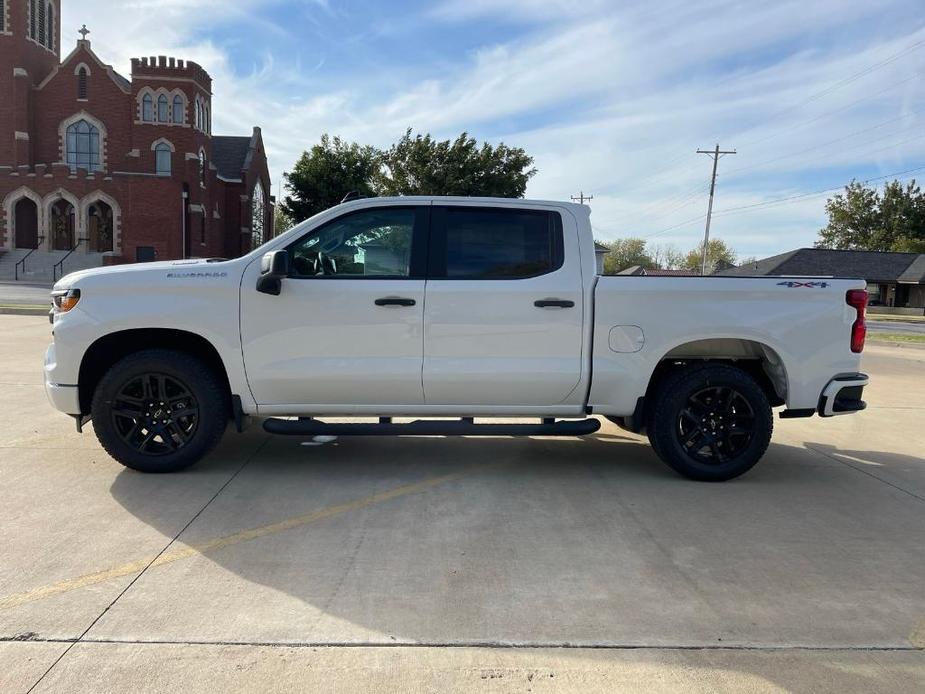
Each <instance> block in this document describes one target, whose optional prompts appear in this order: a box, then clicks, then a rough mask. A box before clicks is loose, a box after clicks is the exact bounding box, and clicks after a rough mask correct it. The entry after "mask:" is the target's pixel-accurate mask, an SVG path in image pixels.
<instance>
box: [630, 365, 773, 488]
mask: <svg viewBox="0 0 925 694" xmlns="http://www.w3.org/2000/svg"><path fill="white" fill-rule="evenodd" d="M646 398H647V400H648V401H649V402H647V403H646V405H647V406H646V434H647V435H648V437H649V441H650V442H651V443H652V448H653V450H654V451H655V453H656V455H658V457H659V458H661V459H662V460H663V461H664V462H665V463H667V464H668V465H669V466H670V467H671V468H673V469H674V470H675V471H677V472H679V473H681V474H682V475H684V476H685V477H688V478H690V479H693V480H700V481H704V482H722V481H725V480H729V479H732V478H733V477H738V476H739V475H741V474H743V473H745V472H747V471H748V470H750V469H751V468H752V467H753V466H754V465H755V463H757V462H758V461H759V460H760V459H761V457H762V456H763V455H764V453H765V451H766V450H767V448H768V445H769V444H770V442H771V433H772V431H773V428H774V422H773V419H772V416H771V404H770V402H769V400H768V396H767V394H766V393H765V392H764V389H763V388H762V387H761V386H760V385H759V384H758V382H757V381H755V379H754V378H752V376H751V375H749V373H747V372H746V371H744V370H743V369H741V368H738V367H737V366H734V365H730V364H725V363H716V362H703V363H699V364H689V365H685V366H680V367H678V368H677V369H676V370H674V371H673V372H672V373H670V374H669V375H667V376H666V377H665V378H664V380H662V381H661V382H660V383H659V384H657V386H656V387H655V388H654V389H653V392H652V393H651V394H647V396H646Z"/></svg>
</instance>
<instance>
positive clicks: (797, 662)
mask: <svg viewBox="0 0 925 694" xmlns="http://www.w3.org/2000/svg"><path fill="white" fill-rule="evenodd" d="M48 338H49V325H48V323H47V321H46V320H45V319H43V318H41V317H17V316H0V363H2V364H3V366H4V369H3V373H2V375H0V480H2V484H0V553H2V557H0V691H2V692H4V693H7V692H25V691H27V690H29V689H30V688H31V687H33V686H35V688H34V691H36V692H75V691H80V692H125V691H132V692H148V691H171V690H173V691H183V692H215V691H224V692H233V691H242V692H244V691H246V692H257V691H341V692H350V691H367V692H370V691H371V692H396V691H402V692H455V691H478V692H511V691H518V692H519V691H523V692H528V691H530V692H552V691H557V692H558V691H573V692H583V693H584V692H614V691H630V692H633V691H640V692H642V691H645V692H668V691H684V692H708V691H709V692H715V691H730V692H731V691H735V692H741V691H749V692H770V691H785V690H798V691H810V690H812V691H817V692H826V691H830V692H839V693H843V692H877V691H884V692H911V691H923V690H925V650H922V649H923V648H925V582H923V576H925V542H923V528H925V460H923V458H922V455H923V451H925V432H923V428H922V421H923V415H925V353H922V352H920V351H917V350H898V349H892V348H888V347H880V346H869V347H868V350H867V352H866V354H865V357H864V364H863V368H864V369H865V370H866V371H868V372H869V373H870V374H871V377H872V384H871V386H870V387H869V389H868V391H867V399H868V401H869V404H870V407H869V408H868V409H867V411H865V412H863V413H861V414H858V415H854V416H851V417H841V418H835V419H832V420H820V419H818V418H812V419H804V420H778V421H777V422H776V423H775V426H776V432H775V437H774V442H773V443H772V445H771V448H770V450H769V452H768V454H767V456H766V458H765V459H764V460H763V461H762V462H761V463H759V465H758V466H757V467H756V468H755V469H754V470H753V471H751V472H750V473H749V474H748V475H746V476H745V477H743V478H740V479H739V480H736V481H733V482H730V483H725V484H712V485H711V484H698V483H694V482H690V481H687V480H684V479H682V478H679V477H678V476H676V475H675V474H674V473H672V472H671V471H670V470H669V469H668V468H666V467H665V466H664V465H662V464H661V463H660V462H659V461H658V460H657V459H656V457H655V456H654V454H653V453H652V451H651V450H650V448H649V447H648V445H647V444H646V443H645V442H644V440H643V439H641V438H639V437H637V436H633V435H630V434H627V433H625V432H622V431H621V430H619V429H616V428H614V427H612V426H611V425H609V424H607V425H605V427H604V428H603V429H602V430H601V431H600V432H599V433H598V434H596V435H594V436H591V437H587V438H584V439H562V440H553V439H548V438H542V437H537V438H529V439H509V438H478V439H473V438H468V439H450V438H441V437H433V438H422V439H411V438H396V439H382V440H377V439H373V438H354V439H348V438H342V439H339V440H337V441H334V442H332V443H329V444H326V445H319V446H302V445H300V443H301V442H300V441H299V440H298V439H288V438H270V437H268V436H267V435H265V434H264V433H263V432H262V431H261V430H260V429H253V430H251V431H249V432H248V433H246V434H245V435H243V436H241V435H237V434H233V433H229V434H228V435H227V436H226V438H225V439H224V441H223V442H222V444H221V446H220V447H219V448H218V449H217V450H216V451H215V452H214V453H213V454H212V455H211V456H210V457H209V458H208V459H207V460H205V461H203V463H201V464H200V465H198V466H197V467H195V468H193V469H191V470H190V471H188V472H186V473H183V474H178V475H169V476H156V475H141V474H138V473H133V472H131V471H127V470H125V469H123V468H122V467H121V466H119V465H118V464H117V463H115V462H114V461H112V460H111V459H109V458H108V457H107V456H106V455H105V454H104V453H103V452H102V451H101V449H100V447H99V446H98V444H97V443H96V440H95V438H94V437H93V435H92V432H89V433H85V434H84V435H82V436H81V435H79V434H77V433H76V432H75V430H74V425H73V422H72V421H71V420H70V419H69V418H67V417H65V416H63V415H60V414H58V413H56V412H54V411H53V410H51V408H50V406H49V405H48V404H47V403H46V401H45V397H44V394H43V389H42V383H41V370H40V366H41V356H42V351H43V349H44V345H45V343H46V342H47V340H48Z"/></svg>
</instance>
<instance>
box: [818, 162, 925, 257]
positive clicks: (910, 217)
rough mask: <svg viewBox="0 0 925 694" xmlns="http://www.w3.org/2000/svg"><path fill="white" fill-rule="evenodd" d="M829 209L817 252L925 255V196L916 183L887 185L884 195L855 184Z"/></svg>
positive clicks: (833, 200)
mask: <svg viewBox="0 0 925 694" xmlns="http://www.w3.org/2000/svg"><path fill="white" fill-rule="evenodd" d="M825 209H826V212H827V213H828V215H829V223H828V224H827V225H826V226H825V228H823V229H821V230H820V231H819V240H818V241H817V242H816V247H817V248H836V249H847V250H865V251H906V252H914V253H925V194H923V193H922V191H921V189H920V188H919V186H918V185H916V183H915V181H914V180H913V181H910V182H908V183H906V185H905V186H904V185H903V184H902V183H900V182H899V181H898V180H897V181H892V182H891V183H887V184H886V186H884V189H883V193H882V194H881V193H880V192H879V191H878V190H877V189H876V188H874V187H868V186H866V185H864V184H863V183H858V182H857V181H851V183H849V184H848V185H847V186H845V192H844V193H839V194H837V195H835V196H834V197H832V198H830V199H829V200H828V202H826V205H825Z"/></svg>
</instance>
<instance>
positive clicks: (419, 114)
mask: <svg viewBox="0 0 925 694" xmlns="http://www.w3.org/2000/svg"><path fill="white" fill-rule="evenodd" d="M62 5H63V6H62V12H63V16H62V20H63V23H62V27H63V39H62V43H63V48H64V52H65V53H66V52H68V50H69V46H72V45H73V42H75V41H76V40H77V38H78V35H77V29H78V28H79V27H80V26H81V25H82V24H84V23H86V24H87V26H88V28H89V29H90V30H91V34H90V36H89V38H90V40H91V41H92V45H93V49H94V50H95V51H96V52H97V54H98V55H99V56H100V58H101V59H103V60H104V61H105V62H107V63H110V64H112V65H113V66H114V67H115V68H116V69H117V70H118V71H119V72H121V73H122V74H124V75H126V76H128V75H129V73H130V68H129V66H130V60H131V58H132V57H140V56H147V55H172V56H175V57H178V58H185V59H190V60H195V61H196V62H199V63H200V64H201V65H202V66H203V67H205V68H206V70H208V72H209V73H210V74H211V75H212V77H213V80H214V84H213V90H214V101H213V124H214V125H213V130H214V132H215V133H216V134H229V135H231V134H237V135H246V134H249V133H250V131H251V128H252V127H253V126H254V125H259V126H260V127H261V128H262V131H263V137H264V142H265V144H266V147H267V152H268V155H269V159H270V172H271V177H272V179H273V193H274V194H275V195H279V194H280V183H281V178H282V176H281V175H282V172H284V171H286V170H288V169H289V168H290V167H291V166H292V165H293V164H294V162H295V161H296V159H297V158H298V157H299V155H300V154H301V152H302V151H303V150H305V149H307V148H309V147H311V146H312V145H313V144H315V143H317V142H318V140H319V138H320V136H321V134H322V133H325V132H327V133H330V134H331V135H340V136H341V137H343V138H345V139H348V140H352V141H358V142H360V143H362V144H372V145H376V146H379V147H387V146H388V145H390V144H391V143H392V142H394V141H395V140H397V139H398V138H399V137H400V136H401V135H402V133H403V132H404V131H405V129H406V128H408V127H411V128H413V129H414V130H415V131H417V132H430V133H431V134H433V135H434V136H435V137H438V138H442V139H446V138H453V137H455V136H456V135H458V134H459V133H460V132H462V131H467V132H468V133H470V134H471V135H472V136H474V137H476V138H478V139H479V140H487V141H489V142H491V143H499V142H504V143H505V144H507V145H509V146H514V147H523V148H524V149H526V150H527V152H528V153H529V154H530V155H531V156H533V157H534V159H535V166H536V168H537V170H538V173H537V175H536V176H535V177H534V178H533V179H532V180H531V182H530V184H529V186H528V189H527V197H530V198H540V199H552V200H568V199H569V198H570V196H572V195H578V194H579V192H580V191H584V193H585V194H586V195H587V194H590V195H593V200H592V201H591V202H590V205H591V209H592V214H591V220H592V224H593V226H594V229H595V236H596V237H597V238H599V239H602V240H612V239H615V238H621V237H630V236H633V237H642V238H646V239H647V240H649V242H650V243H652V244H664V245H673V246H675V247H677V248H678V249H681V250H687V249H689V248H692V247H694V246H695V245H696V244H697V243H698V242H699V241H700V239H702V237H703V227H704V219H705V215H706V209H707V200H708V190H709V181H710V171H711V165H712V164H711V160H710V158H709V157H707V156H706V155H702V154H697V153H696V150H697V149H700V148H702V149H709V148H712V147H713V146H715V145H716V144H719V145H720V146H721V148H722V149H724V150H732V149H735V150H736V152H737V153H736V154H735V155H727V156H724V157H723V158H721V160H720V162H719V176H718V178H717V188H716V201H715V205H714V218H713V224H712V229H711V236H712V237H719V238H722V239H723V240H724V241H726V242H727V243H728V244H729V245H730V246H732V247H733V248H734V249H735V250H736V251H737V252H738V253H739V255H740V257H747V256H756V257H759V258H761V257H766V256H769V255H773V254H775V253H779V252H783V251H786V250H791V249H793V248H799V247H804V246H811V245H812V243H813V241H814V240H815V239H816V234H817V232H818V230H819V229H820V228H821V227H822V226H824V224H825V220H826V214H825V201H826V199H827V198H828V197H829V196H831V195H832V194H833V192H837V189H838V188H840V187H841V186H844V184H846V183H847V182H848V181H850V180H851V179H857V180H861V181H870V182H871V184H872V185H876V184H882V182H883V180H885V179H884V177H887V176H888V175H890V174H900V175H898V176H896V177H897V178H899V179H900V180H908V179H910V178H913V177H918V179H920V180H922V179H925V127H923V116H925V5H923V1H922V0H896V1H891V0H881V1H880V2H857V1H856V0H840V1H835V0H811V1H809V2H808V1H807V0H798V1H792V0H775V1H773V2H741V1H731V0H697V2H691V1H690V0H684V1H673V0H647V1H646V2H616V1H613V0H612V1H611V2H603V1H600V0H584V2H582V3H576V2H566V1H565V0H504V1H503V2H492V1H489V0H434V1H432V2H412V1H410V0H389V1H388V2H375V1H374V0H344V1H341V0H249V1H248V2H237V1H236V0H118V1H116V0H82V2H74V1H73V0H63V2H62ZM283 193H284V191H283Z"/></svg>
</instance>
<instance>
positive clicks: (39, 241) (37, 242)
mask: <svg viewBox="0 0 925 694" xmlns="http://www.w3.org/2000/svg"><path fill="white" fill-rule="evenodd" d="M44 240H45V237H44V236H39V237H37V238H36V239H35V248H33V249H32V250H31V251H29V252H28V253H26V254H25V255H24V256H23V257H22V258H20V259H19V260H18V261H16V265H15V266H14V267H13V277H15V278H16V281H17V282H19V266H20V265H22V274H24V275H25V274H26V259H27V258H28V257H29V256H30V255H32V254H33V253H35V252H36V251H37V250H38V249H39V246H41V245H42V242H43V241H44Z"/></svg>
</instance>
